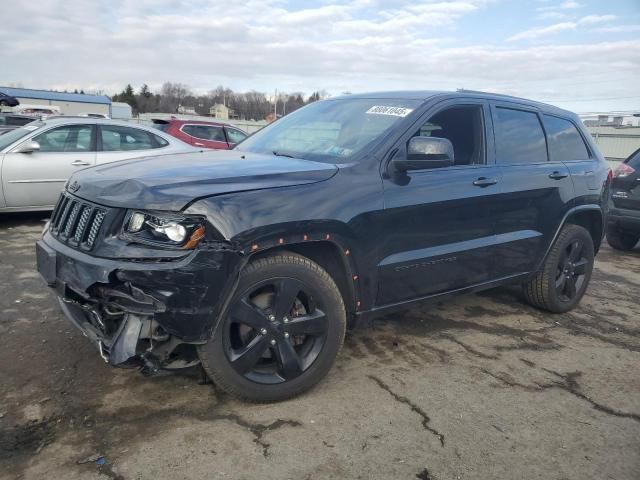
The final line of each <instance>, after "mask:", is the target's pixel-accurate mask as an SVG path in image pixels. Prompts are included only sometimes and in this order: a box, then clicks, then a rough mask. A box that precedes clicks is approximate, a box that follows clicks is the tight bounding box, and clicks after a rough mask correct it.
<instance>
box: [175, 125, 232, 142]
mask: <svg viewBox="0 0 640 480" xmlns="http://www.w3.org/2000/svg"><path fill="white" fill-rule="evenodd" d="M182 131H183V132H184V133H186V134H187V135H191V136H192V137H195V138H200V139H202V140H211V141H214V142H225V143H226V141H227V139H226V138H225V137H224V132H223V131H222V127H216V126H209V125H185V126H184V127H182Z"/></svg>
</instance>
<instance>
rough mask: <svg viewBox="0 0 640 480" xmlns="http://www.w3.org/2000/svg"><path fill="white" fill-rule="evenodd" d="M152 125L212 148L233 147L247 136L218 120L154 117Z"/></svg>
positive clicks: (182, 138) (190, 142) (195, 144)
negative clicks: (163, 118) (204, 120)
mask: <svg viewBox="0 0 640 480" xmlns="http://www.w3.org/2000/svg"><path fill="white" fill-rule="evenodd" d="M153 126H154V127H156V128H157V129H159V130H162V131H163V132H165V133H168V134H169V135H173V136H174V137H176V138H179V139H180V140H182V141H183V142H186V143H188V144H189V145H193V146H194V147H202V148H211V149H214V150H227V149H230V148H233V147H234V146H235V145H236V144H238V143H240V142H241V141H242V140H244V139H245V138H246V137H247V134H246V133H245V132H243V131H242V130H240V129H239V128H236V127H234V126H231V125H227V124H224V123H218V122H203V121H195V120H194V121H192V120H177V119H170V120H161V119H154V120H153Z"/></svg>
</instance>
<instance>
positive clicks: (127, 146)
mask: <svg viewBox="0 0 640 480" xmlns="http://www.w3.org/2000/svg"><path fill="white" fill-rule="evenodd" d="M100 131H101V138H102V150H103V151H105V152H120V151H130V150H148V149H152V148H160V147H164V146H165V145H167V143H168V142H167V141H166V140H164V139H161V138H160V137H158V136H156V135H153V134H152V133H150V132H147V131H146V130H140V129H138V128H130V127H121V126H117V125H101V126H100Z"/></svg>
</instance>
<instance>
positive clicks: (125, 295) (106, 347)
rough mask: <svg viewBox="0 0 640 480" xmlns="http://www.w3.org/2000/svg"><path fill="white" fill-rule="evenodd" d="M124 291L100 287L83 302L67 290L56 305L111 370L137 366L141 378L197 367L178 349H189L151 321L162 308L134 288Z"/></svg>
mask: <svg viewBox="0 0 640 480" xmlns="http://www.w3.org/2000/svg"><path fill="white" fill-rule="evenodd" d="M128 289H129V291H128V292H127V291H124V289H112V288H107V287H103V286H99V287H96V289H95V292H93V293H94V295H95V296H93V297H92V298H91V299H90V300H86V299H84V298H82V296H81V295H80V294H79V293H78V292H74V291H73V290H72V289H70V288H69V287H67V288H66V291H65V292H64V295H62V296H59V297H58V301H59V303H60V307H61V308H62V311H63V312H64V314H65V315H66V316H67V318H69V319H70V320H71V321H72V322H73V323H74V325H75V326H76V327H78V328H79V329H80V330H81V331H82V333H83V334H84V335H85V336H86V337H88V338H89V339H90V340H91V341H92V342H94V343H95V344H96V346H97V348H98V351H99V352H100V356H101V357H102V359H103V360H104V361H105V362H106V363H108V364H110V365H113V366H119V367H140V368H142V372H143V373H145V374H155V373H157V372H158V371H160V370H163V369H175V368H185V367H190V366H193V365H196V364H197V363H198V360H197V356H196V355H195V352H191V351H190V350H189V349H188V348H184V347H182V348H179V347H180V346H181V345H183V346H187V347H188V345H187V344H185V343H183V342H182V341H181V340H179V339H177V338H176V337H173V336H171V335H169V334H168V333H167V332H166V331H165V330H164V329H163V328H162V327H161V326H160V325H159V324H158V322H156V321H155V320H154V319H153V315H155V314H157V313H160V312H164V311H165V310H166V307H165V305H164V304H162V303H161V302H160V301H158V300H157V299H155V298H153V297H152V296H150V295H147V294H145V293H144V292H143V291H142V290H140V289H138V288H136V287H133V286H131V285H129V286H128ZM97 299H99V301H97Z"/></svg>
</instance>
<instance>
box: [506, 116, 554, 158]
mask: <svg viewBox="0 0 640 480" xmlns="http://www.w3.org/2000/svg"><path fill="white" fill-rule="evenodd" d="M495 113H496V118H495V122H494V123H495V125H494V129H495V138H496V158H497V161H498V163H503V164H510V163H511V164H513V163H541V162H546V161H547V146H546V142H545V138H544V131H543V130H542V125H541V124H540V120H539V119H538V115H537V114H536V113H535V112H526V111H524V110H514V109H511V108H503V107H497V108H496V109H495Z"/></svg>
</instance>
